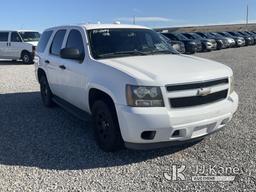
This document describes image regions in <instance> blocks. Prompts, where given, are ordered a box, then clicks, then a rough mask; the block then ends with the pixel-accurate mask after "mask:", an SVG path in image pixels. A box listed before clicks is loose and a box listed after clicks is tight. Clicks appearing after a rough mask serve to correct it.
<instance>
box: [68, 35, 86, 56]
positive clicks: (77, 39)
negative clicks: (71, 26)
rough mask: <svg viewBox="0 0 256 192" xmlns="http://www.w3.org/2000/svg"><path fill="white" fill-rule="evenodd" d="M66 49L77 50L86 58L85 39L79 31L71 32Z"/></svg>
mask: <svg viewBox="0 0 256 192" xmlns="http://www.w3.org/2000/svg"><path fill="white" fill-rule="evenodd" d="M66 48H75V49H78V50H79V51H80V54H82V55H83V56H84V43H83V38H82V35H81V33H80V31H78V30H71V31H70V33H69V36H68V40H67V44H66Z"/></svg>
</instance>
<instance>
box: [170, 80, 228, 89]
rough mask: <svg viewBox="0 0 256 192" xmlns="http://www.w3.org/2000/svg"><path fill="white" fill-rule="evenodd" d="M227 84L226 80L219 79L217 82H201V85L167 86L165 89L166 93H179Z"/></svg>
mask: <svg viewBox="0 0 256 192" xmlns="http://www.w3.org/2000/svg"><path fill="white" fill-rule="evenodd" d="M227 83H228V78H225V79H219V80H214V81H207V82H201V83H191V84H182V85H168V86H167V87H166V89H167V91H168V92H171V91H181V90H188V89H199V88H206V87H211V86H216V85H221V84H227Z"/></svg>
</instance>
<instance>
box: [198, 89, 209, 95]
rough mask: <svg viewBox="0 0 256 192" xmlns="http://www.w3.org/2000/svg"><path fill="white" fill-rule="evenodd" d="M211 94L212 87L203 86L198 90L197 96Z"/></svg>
mask: <svg viewBox="0 0 256 192" xmlns="http://www.w3.org/2000/svg"><path fill="white" fill-rule="evenodd" d="M209 94H211V89H210V88H201V89H199V90H198V92H197V96H207V95H209Z"/></svg>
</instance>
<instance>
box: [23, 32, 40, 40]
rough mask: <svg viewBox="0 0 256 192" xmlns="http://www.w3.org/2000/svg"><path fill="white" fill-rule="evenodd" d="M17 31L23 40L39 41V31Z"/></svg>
mask: <svg viewBox="0 0 256 192" xmlns="http://www.w3.org/2000/svg"><path fill="white" fill-rule="evenodd" d="M19 33H20V36H21V37H22V39H23V41H24V42H33V41H39V39H40V33H38V32H31V31H29V32H26V31H23V32H19Z"/></svg>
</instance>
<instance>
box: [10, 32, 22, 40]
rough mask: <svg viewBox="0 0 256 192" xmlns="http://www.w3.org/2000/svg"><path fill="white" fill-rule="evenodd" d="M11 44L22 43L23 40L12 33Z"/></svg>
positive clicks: (15, 33)
mask: <svg viewBox="0 0 256 192" xmlns="http://www.w3.org/2000/svg"><path fill="white" fill-rule="evenodd" d="M11 42H22V40H21V38H20V36H19V34H18V33H17V32H12V35H11Z"/></svg>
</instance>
